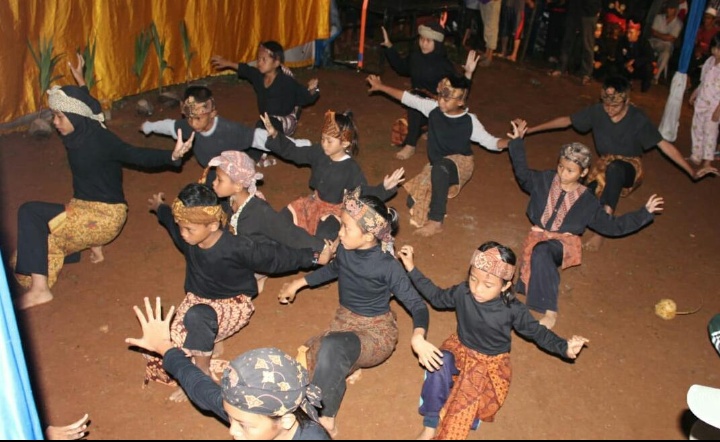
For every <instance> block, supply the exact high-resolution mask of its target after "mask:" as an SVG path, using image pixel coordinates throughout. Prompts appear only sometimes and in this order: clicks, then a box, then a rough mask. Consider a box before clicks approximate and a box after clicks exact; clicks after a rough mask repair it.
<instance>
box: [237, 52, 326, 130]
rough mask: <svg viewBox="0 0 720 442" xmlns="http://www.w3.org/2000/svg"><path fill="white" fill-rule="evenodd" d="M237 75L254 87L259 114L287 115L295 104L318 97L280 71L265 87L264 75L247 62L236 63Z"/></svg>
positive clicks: (307, 101)
mask: <svg viewBox="0 0 720 442" xmlns="http://www.w3.org/2000/svg"><path fill="white" fill-rule="evenodd" d="M237 75H238V78H243V79H246V80H248V81H249V82H250V84H252V87H253V89H255V95H256V97H257V106H258V112H260V115H262V114H264V113H265V112H267V113H268V115H280V116H284V115H289V114H290V113H291V112H292V111H293V109H295V106H300V107H304V106H307V105H309V104H312V103H314V102H315V101H316V100H317V99H318V97H320V94H318V93H310V91H309V90H308V89H307V87H305V86H303V85H302V84H300V83H299V82H298V81H297V80H296V79H294V78H292V77H290V76H288V75H286V74H285V73H284V72H282V71H279V72H278V73H277V76H276V77H275V79H274V80H273V82H272V84H271V85H270V86H268V87H265V76H264V75H263V74H262V73H261V72H260V71H259V70H258V69H257V68H256V67H252V66H250V65H248V64H247V63H240V64H239V65H238V69H237ZM261 127H262V126H261Z"/></svg>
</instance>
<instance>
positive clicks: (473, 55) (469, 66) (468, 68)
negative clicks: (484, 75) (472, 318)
mask: <svg viewBox="0 0 720 442" xmlns="http://www.w3.org/2000/svg"><path fill="white" fill-rule="evenodd" d="M478 61H480V54H478V53H477V51H475V50H472V51H470V52H468V55H467V59H466V60H465V65H464V66H463V69H465V76H466V77H468V78H470V77H472V74H473V72H475V69H476V68H477V64H478ZM468 74H469V75H468Z"/></svg>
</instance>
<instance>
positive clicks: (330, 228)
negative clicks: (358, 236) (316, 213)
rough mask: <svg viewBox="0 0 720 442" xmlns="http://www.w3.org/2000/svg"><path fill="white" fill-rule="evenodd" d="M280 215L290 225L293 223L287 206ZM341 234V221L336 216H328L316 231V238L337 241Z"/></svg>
mask: <svg viewBox="0 0 720 442" xmlns="http://www.w3.org/2000/svg"><path fill="white" fill-rule="evenodd" d="M280 215H282V216H283V217H285V218H286V219H287V220H288V221H290V223H292V222H293V216H292V213H290V209H288V208H287V206H285V207H283V208H282V209H280ZM338 233H340V221H338V219H337V218H335V217H334V216H328V217H327V218H325V219H324V220H322V221H320V222H319V223H318V225H317V228H316V229H315V237H316V238H320V239H328V240H330V241H335V240H336V239H337V237H338Z"/></svg>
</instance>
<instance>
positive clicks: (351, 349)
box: [312, 332, 361, 417]
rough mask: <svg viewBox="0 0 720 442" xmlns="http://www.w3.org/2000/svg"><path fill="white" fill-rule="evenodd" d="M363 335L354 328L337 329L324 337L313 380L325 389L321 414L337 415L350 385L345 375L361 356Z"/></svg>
mask: <svg viewBox="0 0 720 442" xmlns="http://www.w3.org/2000/svg"><path fill="white" fill-rule="evenodd" d="M360 350H361V346H360V338H358V337H357V335H356V334H355V333H352V332H334V333H330V334H328V335H327V336H325V337H324V338H323V339H322V342H321V344H320V350H319V351H318V354H317V362H316V364H315V372H314V373H313V379H312V383H313V384H315V385H317V386H318V387H320V389H321V390H322V408H321V409H320V415H321V416H325V417H335V416H336V415H337V413H338V410H339V409H340V403H341V402H342V399H343V396H345V390H346V389H347V385H346V383H345V378H347V377H348V375H349V374H350V369H351V368H352V366H353V365H355V362H357V360H358V358H359V357H360Z"/></svg>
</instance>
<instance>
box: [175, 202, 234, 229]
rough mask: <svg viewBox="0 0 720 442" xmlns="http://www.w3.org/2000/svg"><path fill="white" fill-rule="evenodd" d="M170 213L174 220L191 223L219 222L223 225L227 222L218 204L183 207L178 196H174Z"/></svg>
mask: <svg viewBox="0 0 720 442" xmlns="http://www.w3.org/2000/svg"><path fill="white" fill-rule="evenodd" d="M172 213H173V217H174V218H175V222H178V223H180V222H186V223H193V224H205V225H207V224H212V223H214V222H219V223H220V225H221V226H224V225H225V223H226V222H227V215H226V214H225V211H224V210H223V209H222V206H221V205H220V204H218V205H215V206H194V207H185V204H184V203H183V202H182V201H181V200H180V198H175V201H173V204H172Z"/></svg>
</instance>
